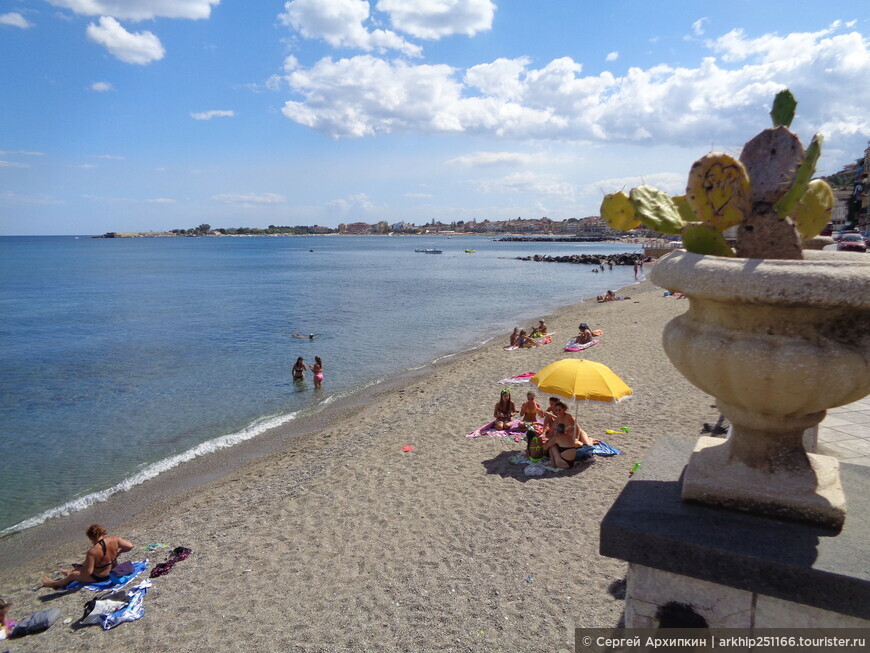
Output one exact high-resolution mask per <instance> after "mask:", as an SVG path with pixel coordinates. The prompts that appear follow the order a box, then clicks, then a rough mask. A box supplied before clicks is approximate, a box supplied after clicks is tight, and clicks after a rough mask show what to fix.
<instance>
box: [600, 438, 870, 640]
mask: <svg viewBox="0 0 870 653" xmlns="http://www.w3.org/2000/svg"><path fill="white" fill-rule="evenodd" d="M693 449H694V443H693V442H692V441H691V440H688V439H678V438H663V439H662V440H659V441H658V442H657V443H656V444H655V445H654V446H653V447H652V449H651V450H650V451H649V452H647V454H646V455H645V457H644V460H643V463H642V465H641V467H640V469H639V470H638V472H637V473H636V474H635V475H634V476H633V477H632V479H631V480H630V481H629V482H628V484H627V485H626V487H625V489H624V490H623V492H622V494H621V495H620V496H619V498H618V499H617V500H616V502H615V503H614V504H613V506H612V507H611V509H610V511H609V512H608V513H607V515H606V516H605V518H604V520H603V521H602V523H601V542H600V551H601V554H602V555H606V556H609V557H612V558H619V559H621V560H625V561H627V562H628V563H629V573H628V583H627V588H626V599H625V602H626V605H625V626H626V627H628V628H654V627H658V626H659V625H661V623H662V622H663V620H668V621H669V624H668V625H677V626H685V627H697V626H699V625H700V626H704V625H706V626H709V627H711V628H712V627H723V628H774V627H779V628H808V627H813V628H846V627H870V553H868V551H870V545H868V542H870V468H868V467H863V466H859V465H849V464H842V465H841V466H840V477H841V480H842V484H843V489H844V492H845V494H846V496H847V498H848V501H849V514H848V516H847V519H846V522H845V524H844V526H843V529H842V530H841V531H840V532H839V533H835V532H833V531H831V530H830V529H827V528H823V527H819V526H814V525H811V524H806V523H799V522H790V521H784V520H778V519H773V518H769V517H762V516H757V515H751V514H744V513H739V512H734V511H730V510H725V509H722V508H714V507H708V506H701V505H695V504H691V503H686V502H684V501H683V500H682V499H681V489H682V488H681V485H682V475H683V472H684V469H685V466H686V462H687V461H688V459H689V456H690V455H691V453H692V450H693Z"/></svg>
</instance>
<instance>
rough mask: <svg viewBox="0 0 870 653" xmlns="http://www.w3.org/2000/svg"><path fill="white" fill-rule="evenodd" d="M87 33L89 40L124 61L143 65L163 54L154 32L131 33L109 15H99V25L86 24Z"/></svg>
mask: <svg viewBox="0 0 870 653" xmlns="http://www.w3.org/2000/svg"><path fill="white" fill-rule="evenodd" d="M87 35H88V38H89V39H90V40H91V41H93V42H94V43H97V44H99V45H102V46H103V47H104V48H106V49H107V50H108V51H109V52H110V53H111V54H112V55H113V56H114V57H115V58H117V59H120V60H121V61H123V62H124V63H132V64H138V65H145V64H149V63H151V62H152V61H157V60H158V59H162V58H163V55H164V54H165V50H164V49H163V46H162V45H161V43H160V39H158V38H157V37H156V36H154V34H152V33H151V32H136V33H135V34H132V33H130V32H128V31H127V30H125V29H124V28H123V27H121V24H120V23H119V22H118V21H117V20H115V19H114V18H112V17H111V16H101V17H100V24H99V25H94V24H93V23H91V24H90V25H88V29H87Z"/></svg>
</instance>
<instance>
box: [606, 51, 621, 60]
mask: <svg viewBox="0 0 870 653" xmlns="http://www.w3.org/2000/svg"><path fill="white" fill-rule="evenodd" d="M617 59H619V53H618V52H616V51H613V52H608V53H607V56H606V57H604V60H605V61H616V60H617Z"/></svg>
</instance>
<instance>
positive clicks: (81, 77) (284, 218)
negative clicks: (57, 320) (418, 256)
mask: <svg viewBox="0 0 870 653" xmlns="http://www.w3.org/2000/svg"><path fill="white" fill-rule="evenodd" d="M868 35H870V5H868V4H867V3H865V2H847V3H819V2H817V1H814V2H806V1H804V0H791V1H787V2H781V1H779V0H766V1H764V2H760V1H758V0H732V1H731V2H730V3H727V4H726V3H713V2H698V1H697V0H695V1H682V0H657V1H656V2H649V1H648V0H643V1H635V0H629V1H618V0H615V1H614V2H610V3H603V2H599V1H597V0H596V1H594V2H593V1H587V0H548V1H547V2H546V3H542V2H520V1H518V0H512V1H508V0H370V1H367V0H293V1H291V2H284V1H272V0H247V1H244V2H243V1H242V0H0V60H2V62H3V63H2V66H0V87H2V89H3V93H2V94H0V234H2V235H18V234H99V233H103V232H106V231H145V230H164V229H172V228H177V227H184V228H187V227H193V226H196V225H198V224H200V223H203V222H205V223H208V224H211V225H212V226H214V227H237V226H254V227H256V226H260V227H265V226H268V225H269V224H277V225H298V224H307V225H313V224H319V225H327V226H336V225H337V224H338V223H340V222H354V221H359V220H362V221H366V222H377V221H378V220H387V221H389V222H397V221H400V220H407V221H411V222H416V223H418V224H421V223H424V222H428V221H430V220H432V219H433V218H435V219H439V220H442V221H448V222H449V221H453V220H469V219H474V218H476V219H478V220H482V219H484V218H489V219H491V220H503V219H510V218H515V217H518V216H522V217H525V218H538V217H542V216H547V217H549V218H551V219H554V220H562V219H565V218H571V217H584V216H587V215H595V214H597V212H598V206H599V204H600V201H601V197H602V195H603V194H604V193H606V192H611V191H613V190H617V189H620V188H622V187H624V186H626V185H628V186H631V185H635V184H637V183H640V182H641V181H644V182H646V183H650V184H653V185H657V186H659V187H661V188H664V189H666V190H669V191H671V192H681V190H682V189H683V188H684V187H685V178H686V175H687V173H688V170H689V167H690V165H691V163H692V161H694V160H695V159H696V158H698V157H699V156H701V155H703V154H704V153H706V152H709V151H710V150H716V151H726V152H731V153H734V154H738V153H739V151H740V148H741V146H742V143H743V142H744V141H746V140H748V139H749V138H751V137H752V136H753V135H755V134H756V133H757V132H758V131H760V130H761V129H763V128H765V127H767V126H768V116H767V111H768V110H769V105H770V101H771V99H772V97H773V95H774V94H775V93H776V91H778V90H780V89H781V88H784V87H789V88H791V89H792V91H793V92H794V94H795V96H796V97H797V99H798V101H799V106H798V115H797V118H796V120H795V122H794V124H793V126H792V128H793V129H794V130H795V131H796V132H797V133H798V134H799V135H800V136H801V138H802V140H804V142H805V143H806V142H808V141H809V139H810V137H811V136H812V134H813V133H815V132H816V131H820V132H822V133H823V134H824V135H825V137H826V143H825V147H824V151H823V158H822V160H821V162H820V166H819V171H820V172H821V173H827V172H832V171H835V170H837V169H839V168H840V167H841V166H842V165H843V164H844V163H847V162H850V161H853V160H854V159H856V158H858V157H859V156H861V155H862V153H863V151H864V148H865V147H866V146H867V142H868V139H870V110H868V107H870V84H868V79H870V36H868Z"/></svg>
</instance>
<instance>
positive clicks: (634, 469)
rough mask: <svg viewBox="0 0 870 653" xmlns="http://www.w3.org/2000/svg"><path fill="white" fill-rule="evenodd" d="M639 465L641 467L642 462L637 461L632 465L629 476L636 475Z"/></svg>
mask: <svg viewBox="0 0 870 653" xmlns="http://www.w3.org/2000/svg"><path fill="white" fill-rule="evenodd" d="M639 467H640V463H635V464H634V465H633V466H632V468H631V471H630V472H629V473H628V475H629V476H634V473H635V472H636V471H637V470H638V468H639Z"/></svg>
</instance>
